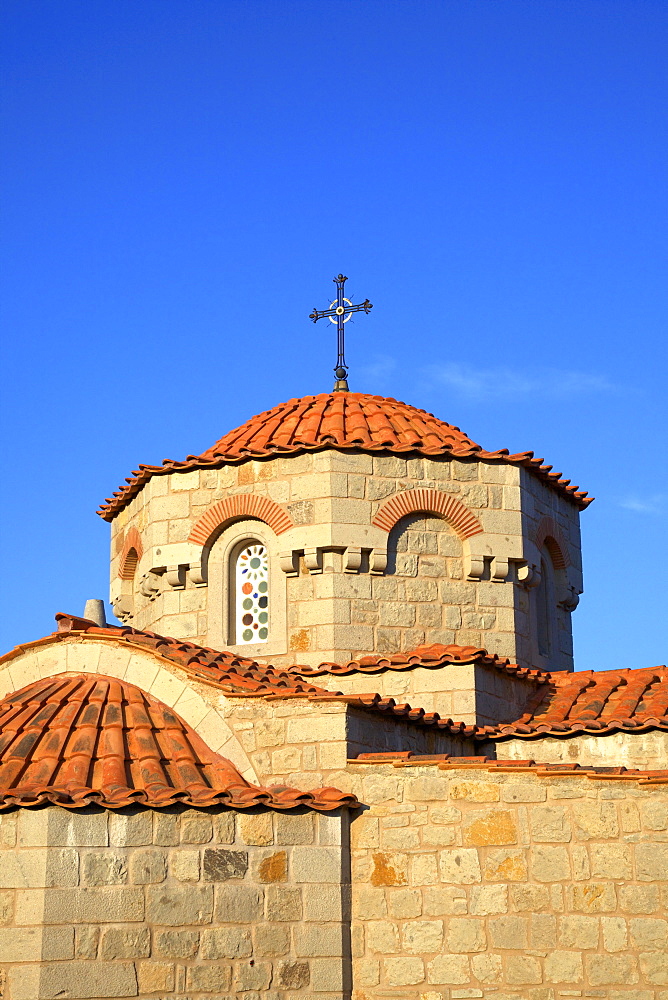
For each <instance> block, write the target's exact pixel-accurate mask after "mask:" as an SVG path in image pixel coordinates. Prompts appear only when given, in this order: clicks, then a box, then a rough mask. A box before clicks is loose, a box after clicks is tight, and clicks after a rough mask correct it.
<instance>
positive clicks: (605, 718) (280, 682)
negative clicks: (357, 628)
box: [0, 614, 668, 740]
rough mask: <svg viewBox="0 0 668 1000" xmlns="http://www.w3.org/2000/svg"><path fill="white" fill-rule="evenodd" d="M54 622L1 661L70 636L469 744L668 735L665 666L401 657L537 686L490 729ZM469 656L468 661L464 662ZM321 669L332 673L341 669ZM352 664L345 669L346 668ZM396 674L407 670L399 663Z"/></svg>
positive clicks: (108, 630)
mask: <svg viewBox="0 0 668 1000" xmlns="http://www.w3.org/2000/svg"><path fill="white" fill-rule="evenodd" d="M56 619H57V621H58V628H59V630H58V632H54V633H53V634H52V635H49V636H46V637H45V638H44V639H38V640H37V641H36V642H31V643H25V644H23V645H21V646H16V647H15V648H14V649H13V650H11V651H10V652H9V653H5V655H4V656H1V657H0V664H1V663H4V662H8V661H10V660H12V659H13V658H14V657H16V656H19V655H20V654H21V653H22V652H24V651H26V650H29V649H33V648H35V647H37V646H41V645H45V644H50V643H56V642H60V641H63V640H65V641H67V640H68V639H70V638H75V639H84V640H86V639H90V640H96V639H98V640H102V641H110V642H116V643H122V644H124V645H128V646H131V647H132V646H134V647H137V648H139V649H145V650H150V651H151V652H152V653H153V654H154V655H156V656H158V657H162V658H164V659H166V660H168V661H169V662H171V663H174V664H177V665H178V666H179V667H181V668H182V669H183V670H184V671H185V672H186V673H188V674H189V675H190V676H191V677H193V678H195V679H196V680H200V681H205V682H208V683H209V684H213V685H215V686H216V687H218V688H220V690H221V691H223V692H225V693H226V694H229V695H233V696H235V697H248V698H307V699H309V700H312V701H338V702H345V703H348V704H350V705H352V706H354V707H356V708H360V709H362V710H366V711H370V712H374V713H378V712H379V713H382V714H384V715H387V716H390V717H392V718H395V719H399V720H401V719H403V720H406V721H407V722H410V723H413V724H416V725H420V726H434V727H435V728H436V729H439V730H441V731H442V732H447V733H448V734H449V735H451V736H455V737H461V738H463V739H475V740H486V739H504V738H508V737H519V738H526V739H532V738H536V737H540V736H541V735H543V734H546V733H547V734H549V735H551V736H563V737H568V736H572V735H574V734H576V733H577V732H587V733H592V734H598V735H606V734H607V733H612V732H620V731H621V732H630V733H638V732H646V731H649V730H652V729H661V730H666V731H668V668H667V667H665V666H660V667H643V668H639V669H635V670H630V669H624V670H607V671H594V670H587V671H578V672H576V673H566V672H555V673H545V672H543V671H540V670H526V669H525V668H522V667H518V666H517V664H513V663H509V662H508V661H506V660H503V659H500V658H499V657H496V656H492V655H491V654H489V653H486V652H485V650H482V649H481V650H478V649H476V648H475V647H472V646H471V647H466V646H464V647H461V646H460V647H447V646H445V647H441V648H442V649H445V650H450V652H449V653H446V654H445V658H444V659H443V660H441V662H440V663H439V662H435V661H434V660H433V658H432V659H431V660H430V659H429V657H433V650H434V648H435V647H433V646H432V647H422V652H420V651H419V650H415V651H414V652H413V653H408V654H400V655H404V656H405V657H406V658H407V659H408V660H409V661H410V660H414V657H415V655H416V654H417V653H418V652H420V656H421V661H420V663H417V661H415V662H413V663H408V664H407V665H406V667H405V669H410V668H411V666H416V665H419V666H432V667H438V666H441V665H447V663H448V662H460V663H461V662H482V663H484V664H485V665H489V666H492V667H493V668H495V669H501V670H502V671H504V672H508V673H511V674H513V675H515V676H518V677H520V678H523V679H525V680H527V681H529V682H530V683H531V684H532V685H535V690H534V691H533V692H532V693H531V694H530V696H529V699H528V705H527V710H526V711H525V713H524V714H523V715H522V716H521V717H520V718H519V719H517V720H515V721H514V722H508V723H498V724H496V725H492V726H476V725H470V724H468V723H464V722H454V721H453V720H452V719H444V718H441V716H440V715H439V714H438V712H427V711H426V710H425V709H423V708H415V707H412V706H411V705H408V704H406V703H403V702H397V701H396V700H395V699H394V698H391V697H387V696H383V695H380V694H378V693H375V692H370V693H368V694H343V693H342V692H341V691H329V690H327V689H326V688H323V687H320V686H318V685H316V684H312V683H309V681H308V680H306V679H305V677H304V676H302V675H303V674H305V673H306V670H307V669H308V668H305V667H299V666H296V665H295V666H292V667H290V668H288V669H285V670H284V669H281V668H278V667H274V666H272V665H271V664H265V663H257V662H256V661H255V660H250V659H247V658H245V657H240V656H237V655H236V654H234V653H230V652H228V651H226V650H223V651H222V652H218V651H217V650H215V649H208V648H205V647H203V646H198V645H196V644H195V643H192V642H182V641H180V640H178V639H170V638H168V637H165V636H161V635H157V634H155V633H153V632H140V631H138V630H137V629H132V628H129V627H122V628H114V627H112V626H107V627H104V628H100V627H99V626H97V625H95V624H94V623H93V622H90V621H88V620H86V619H84V618H77V617H74V616H72V615H65V614H58V615H56ZM453 648H454V649H457V650H459V651H460V655H461V656H463V657H464V659H460V660H453V659H451V658H450V657H452V656H453V655H455V654H453V653H452V650H453ZM425 650H427V651H429V652H425ZM467 650H471V653H470V654H468V653H467V652H466V651H467ZM477 654H484V655H481V656H480V658H479V660H477V661H476V660H475V659H474V657H475V656H476V655H477ZM469 655H470V658H469V659H468V660H466V657H467V656H469ZM383 659H384V658H382V657H375V656H373V657H363V658H361V659H360V660H359V661H352V662H354V663H363V662H365V661H366V660H370V661H377V660H383ZM390 659H394V657H392V658H390ZM323 666H324V667H325V668H331V667H333V666H336V664H324V665H323ZM346 666H347V665H344V668H343V669H344V670H345V669H346ZM315 669H316V670H318V669H319V668H315ZM354 669H355V668H354ZM380 669H381V670H384V669H392V667H391V666H389V667H386V666H381V668H380ZM398 669H404V668H402V667H401V666H399V667H398ZM323 672H327V673H330V672H331V673H333V674H335V671H333V670H330V669H326V670H325V671H323ZM362 672H366V671H362ZM377 672H378V668H377V666H375V665H373V664H372V665H371V669H370V670H369V673H371V674H373V673H377Z"/></svg>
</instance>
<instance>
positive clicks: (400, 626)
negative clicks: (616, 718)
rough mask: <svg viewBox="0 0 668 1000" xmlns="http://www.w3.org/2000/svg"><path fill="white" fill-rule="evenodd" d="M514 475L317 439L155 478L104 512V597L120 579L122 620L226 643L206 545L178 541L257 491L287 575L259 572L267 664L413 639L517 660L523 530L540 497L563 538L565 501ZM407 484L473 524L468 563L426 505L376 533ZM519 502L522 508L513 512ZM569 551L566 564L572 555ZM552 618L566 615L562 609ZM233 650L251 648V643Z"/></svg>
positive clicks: (501, 467)
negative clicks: (126, 557) (109, 517)
mask: <svg viewBox="0 0 668 1000" xmlns="http://www.w3.org/2000/svg"><path fill="white" fill-rule="evenodd" d="M522 476H524V473H523V470H520V469H519V468H518V467H515V466H511V465H505V464H503V463H498V464H493V463H486V462H479V461H476V460H474V459H472V460H467V461H459V460H453V459H449V458H448V457H445V456H442V457H435V458H431V459H426V458H400V457H398V456H394V455H380V456H372V455H368V454H353V453H340V452H336V451H329V450H326V451H322V452H317V453H314V454H304V455H293V456H285V457H274V458H271V459H267V460H264V461H248V462H244V463H242V464H239V465H235V466H225V467H222V468H220V469H207V470H195V471H191V472H184V473H171V474H170V475H165V476H154V477H153V478H152V479H151V480H150V481H149V482H148V483H147V484H146V486H145V487H144V488H143V489H142V490H141V492H140V493H139V494H138V495H137V496H136V497H134V499H133V500H132V501H131V502H130V504H129V505H128V507H127V508H125V510H123V511H121V513H120V514H119V515H118V516H117V517H116V518H115V519H114V521H113V523H112V561H111V592H112V600H118V599H120V598H121V597H122V595H124V594H125V595H126V597H125V598H123V599H124V600H130V598H128V597H127V594H128V593H129V590H131V591H132V597H131V600H130V603H131V605H132V607H133V613H132V617H131V618H130V619H128V620H129V622H130V624H132V625H133V626H134V627H136V628H142V629H150V630H153V631H156V632H159V633H161V634H164V635H171V636H175V637H177V638H184V639H191V640H193V641H195V642H199V643H202V644H204V645H213V646H214V647H216V646H220V645H229V643H227V642H222V639H224V638H225V636H224V634H223V633H224V630H222V632H221V630H220V629H219V628H218V627H217V626H214V624H213V619H212V617H211V613H210V612H211V609H210V608H209V607H208V602H209V600H214V601H218V602H220V600H221V599H222V598H221V595H220V593H219V592H218V589H216V590H215V592H213V591H210V590H209V588H208V586H207V583H208V581H207V572H206V550H204V551H203V550H202V547H201V546H200V545H196V544H194V543H193V542H192V541H188V539H189V536H190V533H191V531H192V530H193V528H194V526H195V525H196V524H197V522H198V520H199V518H200V517H202V516H203V515H204V514H205V513H206V512H207V511H209V510H210V509H211V507H212V506H213V505H214V504H215V503H216V502H218V501H220V500H222V499H227V498H233V497H240V496H244V497H262V498H267V499H268V500H270V501H272V502H273V503H275V504H277V505H278V506H279V507H280V510H281V511H282V512H283V514H284V515H287V516H288V517H289V518H290V520H291V521H292V525H293V526H292V527H290V528H289V530H286V531H285V532H282V533H281V534H280V535H278V536H276V538H275V543H274V545H273V547H274V548H275V549H276V552H275V555H276V556H277V557H278V555H279V553H280V554H281V555H283V556H285V558H284V560H283V566H284V571H281V572H285V573H287V577H286V578H285V579H283V578H281V579H278V578H276V579H274V580H273V582H272V587H273V589H274V593H275V595H276V600H280V601H282V602H283V601H285V602H287V620H286V624H285V626H284V630H285V634H284V635H282V636H279V637H276V636H275V635H274V636H273V637H272V638H271V650H270V651H269V653H268V655H270V656H271V658H272V660H273V661H274V662H276V663H277V664H279V665H286V664H288V663H294V662H295V661H297V662H303V663H307V664H311V665H312V664H315V663H318V662H320V661H321V660H327V659H334V660H336V661H337V662H341V661H344V660H346V659H348V658H351V657H355V656H357V655H360V654H364V653H369V652H373V651H378V652H393V651H395V650H398V649H404V650H405V649H408V648H411V647H414V646H415V645H417V644H420V643H422V642H427V643H431V642H444V643H449V642H457V643H460V644H463V645H475V646H481V645H482V646H486V647H487V648H489V649H490V650H491V651H493V652H496V653H499V654H500V655H503V656H508V657H510V658H511V659H517V660H518V662H520V663H522V664H523V665H529V660H530V659H531V656H530V652H531V651H530V648H529V646H528V645H527V642H526V641H524V639H528V638H530V637H531V629H532V627H533V626H532V621H531V616H530V613H529V594H528V592H526V591H525V590H524V589H523V587H522V586H517V583H518V580H517V569H518V567H520V566H521V565H522V563H523V560H524V559H525V557H526V554H525V552H524V548H525V542H526V543H527V544H528V542H529V536H528V534H526V533H527V532H529V531H530V529H533V526H534V521H535V520H536V518H537V517H539V515H540V513H541V512H542V510H543V508H545V510H547V509H548V506H549V510H550V511H552V512H553V513H556V514H557V515H558V517H559V518H560V522H559V523H560V524H562V523H563V525H564V530H566V528H568V531H569V536H568V537H569V538H570V539H571V540H572V542H573V546H575V544H576V534H577V521H578V511H577V508H576V507H575V506H574V505H573V504H571V503H569V502H568V501H567V500H565V499H563V498H561V497H559V496H558V495H557V494H556V493H554V492H553V491H551V490H549V488H548V487H546V486H544V485H543V484H542V483H540V482H538V481H536V482H534V481H533V480H534V477H529V478H528V479H526V477H524V478H522ZM521 480H522V484H523V485H522V487H520V481H521ZM412 489H429V490H436V491H438V492H439V493H440V494H441V495H442V494H447V495H448V496H450V497H452V498H454V499H456V500H457V501H458V502H461V504H463V505H464V507H465V508H466V510H468V511H469V512H470V513H471V514H473V515H475V517H476V518H477V519H478V521H479V523H480V525H481V526H482V529H483V533H482V534H478V535H474V536H473V541H472V542H471V544H473V542H475V544H476V545H477V546H478V547H479V548H480V552H479V553H478V556H479V558H478V561H477V563H476V567H477V568H475V571H473V570H474V568H473V567H472V565H471V564H470V553H469V555H468V556H467V553H466V547H467V546H469V541H470V540H467V541H464V542H462V540H461V539H460V538H459V537H458V536H457V535H456V534H455V532H454V531H453V529H452V528H451V527H450V526H449V525H447V524H446V523H445V522H444V521H440V520H438V519H437V518H435V517H432V516H431V515H429V516H426V517H423V516H418V517H416V518H410V519H409V520H408V521H407V522H406V523H405V524H403V525H400V526H399V528H397V529H395V530H394V531H393V532H391V534H390V537H389V538H388V535H387V532H385V531H384V530H382V529H381V528H380V527H378V526H375V525H374V524H373V518H374V517H375V516H376V514H377V513H378V511H379V509H380V507H381V505H382V504H383V503H385V502H386V501H387V500H388V499H389V498H390V497H392V496H394V495H396V494H399V493H402V492H404V491H406V490H412ZM523 504H528V505H529V507H530V510H528V512H527V513H526V516H525V514H524V513H523V510H522V505H523ZM541 504H542V506H541ZM571 508H572V509H571ZM523 519H524V520H523ZM255 523H257V522H255ZM250 529H252V522H249V530H250ZM134 532H136V533H137V535H135V534H134ZM137 536H138V537H139V538H140V539H141V548H142V553H141V558H140V560H139V564H138V567H137V570H136V575H135V579H134V583H133V582H132V581H123V580H121V579H120V577H119V570H120V568H121V560H122V556H123V553H124V546H125V545H126V543H127V540H128V538H130V537H137ZM578 540H579V536H578ZM388 542H389V562H388V568H387V571H384V570H383V568H382V567H383V562H384V552H385V550H387V549H388ZM393 550H396V551H393ZM360 553H361V555H360ZM300 554H301V555H300ZM497 557H498V558H497ZM467 559H468V563H467ZM577 559H578V565H579V553H578V556H577ZM495 560H496V561H495ZM202 561H203V562H202ZM467 566H468V568H467ZM504 567H505V568H504ZM467 576H470V578H469V579H467ZM128 588H129V589H128ZM118 606H119V607H120V606H121V605H118ZM128 606H129V605H128ZM216 616H217V618H219V617H220V615H219V614H218V611H217V612H216ZM217 618H216V620H217ZM563 624H564V628H567V629H568V628H569V627H570V616H567V618H565V619H564V623H563ZM518 635H520V636H523V637H524V639H523V644H521V645H520V647H518V644H517V636H518ZM214 640H215V641H214ZM560 641H561V640H560ZM567 645H568V642H567V641H566V640H564V641H563V642H562V643H561V646H563V647H564V648H566V646H567ZM240 648H241V649H242V650H243V647H240ZM246 651H247V652H250V653H251V655H253V656H262V649H261V648H259V649H256V648H255V647H253V649H252V650H248V649H247V650H246ZM525 661H526V662H525ZM570 662H571V661H568V662H566V660H563V662H562V661H561V660H560V664H559V665H560V666H564V664H566V666H568V663H570Z"/></svg>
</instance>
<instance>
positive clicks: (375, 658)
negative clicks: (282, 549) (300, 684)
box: [290, 642, 550, 684]
mask: <svg viewBox="0 0 668 1000" xmlns="http://www.w3.org/2000/svg"><path fill="white" fill-rule="evenodd" d="M467 663H479V664H480V665H481V666H485V667H493V668H494V669H495V670H500V671H501V672H502V673H505V674H511V675H512V676H513V677H520V678H521V679H522V680H530V681H533V682H534V683H539V684H540V683H543V682H544V681H545V680H546V679H547V678H548V677H549V676H550V675H549V674H546V673H545V672H544V671H543V670H530V669H529V668H527V667H520V666H518V664H517V663H511V661H510V660H509V659H506V658H504V657H500V656H497V655H496V654H492V653H488V652H487V650H486V649H483V648H482V647H477V646H456V645H448V646H444V645H441V643H438V642H435V643H433V645H431V646H418V647H417V648H416V649H413V650H411V652H410V653H393V654H392V656H380V655H372V656H361V657H360V658H359V659H357V660H349V661H348V662H347V663H320V664H318V666H317V667H301V666H294V667H290V673H293V674H297V675H298V676H299V677H322V675H323V674H331V675H333V676H334V677H347V676H348V675H349V674H382V673H385V672H386V671H388V670H395V671H404V670H413V668H414V667H427V668H428V669H431V670H434V669H436V668H437V667H445V666H447V665H448V664H453V665H456V664H467Z"/></svg>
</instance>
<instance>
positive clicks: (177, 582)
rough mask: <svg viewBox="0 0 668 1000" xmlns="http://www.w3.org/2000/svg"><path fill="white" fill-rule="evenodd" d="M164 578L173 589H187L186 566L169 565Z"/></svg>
mask: <svg viewBox="0 0 668 1000" xmlns="http://www.w3.org/2000/svg"><path fill="white" fill-rule="evenodd" d="M163 579H164V580H165V582H166V583H167V586H168V587H170V588H171V590H185V588H186V568H185V566H168V567H167V568H166V570H165V572H164V576H163Z"/></svg>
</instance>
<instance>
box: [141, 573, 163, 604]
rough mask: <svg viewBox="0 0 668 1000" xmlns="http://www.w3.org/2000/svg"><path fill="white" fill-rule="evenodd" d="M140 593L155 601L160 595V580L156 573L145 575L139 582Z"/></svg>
mask: <svg viewBox="0 0 668 1000" xmlns="http://www.w3.org/2000/svg"><path fill="white" fill-rule="evenodd" d="M139 593H140V594H142V596H143V597H148V599H149V600H150V601H154V600H155V599H156V597H157V596H158V594H159V593H160V579H159V577H158V576H157V575H156V573H155V572H150V573H144V575H143V576H142V577H141V579H140V580H139Z"/></svg>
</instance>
